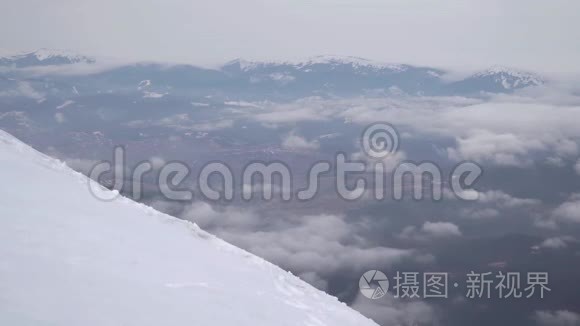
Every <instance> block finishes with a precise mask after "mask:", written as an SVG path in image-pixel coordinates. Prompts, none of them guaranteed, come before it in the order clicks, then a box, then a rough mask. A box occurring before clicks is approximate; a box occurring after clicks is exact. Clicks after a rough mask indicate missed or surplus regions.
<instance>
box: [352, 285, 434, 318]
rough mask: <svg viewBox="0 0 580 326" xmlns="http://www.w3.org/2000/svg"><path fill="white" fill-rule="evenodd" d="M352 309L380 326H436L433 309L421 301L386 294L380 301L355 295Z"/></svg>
mask: <svg viewBox="0 0 580 326" xmlns="http://www.w3.org/2000/svg"><path fill="white" fill-rule="evenodd" d="M352 308H354V309H356V310H357V311H359V312H361V313H362V314H363V315H365V316H367V317H369V318H371V319H373V320H374V321H376V322H378V323H380V324H381V325H398V326H413V325H430V324H435V325H437V314H436V312H435V309H434V308H433V307H432V306H431V305H429V304H427V303H425V302H423V301H405V300H400V299H396V298H394V297H393V296H392V295H390V294H388V293H387V295H385V296H384V297H382V298H381V299H380V300H369V299H367V298H365V297H363V296H362V295H360V294H359V295H357V297H356V299H355V301H354V302H353V303H352Z"/></svg>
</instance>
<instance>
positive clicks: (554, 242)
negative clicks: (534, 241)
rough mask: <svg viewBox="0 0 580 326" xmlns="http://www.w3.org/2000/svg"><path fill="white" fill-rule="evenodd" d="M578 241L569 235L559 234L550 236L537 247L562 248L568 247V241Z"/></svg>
mask: <svg viewBox="0 0 580 326" xmlns="http://www.w3.org/2000/svg"><path fill="white" fill-rule="evenodd" d="M574 241H576V240H575V239H574V238H573V237H569V236H559V237H553V238H548V239H546V240H544V241H542V243H540V244H539V245H538V246H537V248H544V249H562V248H566V247H568V242H574Z"/></svg>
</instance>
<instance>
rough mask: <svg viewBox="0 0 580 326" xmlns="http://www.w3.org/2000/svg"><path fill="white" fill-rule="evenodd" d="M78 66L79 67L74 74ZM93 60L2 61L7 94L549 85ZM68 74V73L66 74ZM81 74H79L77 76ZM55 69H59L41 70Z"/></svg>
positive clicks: (498, 77) (417, 90)
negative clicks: (26, 86)
mask: <svg viewBox="0 0 580 326" xmlns="http://www.w3.org/2000/svg"><path fill="white" fill-rule="evenodd" d="M71 65H72V66H71ZM87 65H93V66H98V65H99V62H98V61H97V60H95V59H94V58H90V57H87V56H82V55H77V54H74V53H69V52H66V51H53V50H46V49H42V50H39V51H36V52H31V53H23V54H19V55H13V56H6V57H1V58H0V67H1V68H3V69H1V70H0V87H1V88H2V89H3V91H4V93H6V91H8V90H10V89H11V88H14V87H18V83H17V82H18V81H27V82H29V83H31V86H32V88H33V89H35V90H37V91H41V90H40V89H38V88H39V87H40V88H41V89H42V90H43V91H44V92H48V93H51V94H53V95H56V96H60V97H67V96H72V95H78V94H77V93H78V92H80V91H81V90H82V91H83V93H84V94H99V93H123V94H126V93H140V94H142V95H143V96H144V97H149V98H160V97H163V96H166V95H168V96H186V97H187V96H201V95H207V96H217V97H224V98H228V97H229V98H237V99H248V100H258V99H260V100H262V99H268V100H285V99H294V98H300V97H306V96H323V97H326V96H331V97H342V96H359V95H378V96H396V95H411V96H416V95H461V96H481V95H485V94H486V93H509V92H513V91H514V90H517V89H521V88H525V87H531V86H539V85H542V84H544V83H545V82H544V79H543V78H541V77H539V76H537V75H535V74H533V73H529V72H522V71H517V70H514V69H509V68H502V67H495V68H491V69H488V70H486V71H482V72H478V73H476V74H473V75H471V76H468V77H466V78H464V79H461V80H456V81H448V80H447V79H446V78H443V77H444V76H445V75H446V74H447V73H448V72H447V71H445V70H441V69H436V68H430V67H418V66H411V65H402V64H384V63H378V62H374V61H370V60H366V59H362V58H356V57H338V56H317V57H313V58H309V59H305V60H301V61H286V62H255V61H246V60H241V59H238V60H234V61H231V62H228V63H226V64H225V65H223V66H222V67H220V68H217V69H208V68H202V67H197V66H193V65H184V64H178V65H167V64H158V63H135V64H125V65H116V66H112V67H109V68H107V69H93V70H90V69H89V70H88V71H87V72H86V73H82V71H83V70H82V66H87ZM63 66H68V67H67V68H68V69H67V73H59V71H60V70H59V68H62V67H63ZM77 67H78V70H79V71H80V72H75V70H77ZM39 68H52V69H39Z"/></svg>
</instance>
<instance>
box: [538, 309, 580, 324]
mask: <svg viewBox="0 0 580 326" xmlns="http://www.w3.org/2000/svg"><path fill="white" fill-rule="evenodd" d="M533 319H534V320H535V321H536V323H537V324H538V325H540V326H578V325H580V314H578V313H575V312H571V311H568V310H557V311H547V310H540V311H536V312H535V313H534V316H533Z"/></svg>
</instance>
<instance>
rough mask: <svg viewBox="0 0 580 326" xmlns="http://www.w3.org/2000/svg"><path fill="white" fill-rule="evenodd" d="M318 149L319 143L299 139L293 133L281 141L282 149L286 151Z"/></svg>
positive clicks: (302, 138)
mask: <svg viewBox="0 0 580 326" xmlns="http://www.w3.org/2000/svg"><path fill="white" fill-rule="evenodd" d="M319 147H320V143H319V142H318V141H317V140H312V141H308V140H306V139H305V138H304V137H300V136H298V135H295V134H294V133H291V134H289V135H288V136H286V137H285V138H284V139H283V141H282V148H286V149H304V150H314V149H318V148H319Z"/></svg>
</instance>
